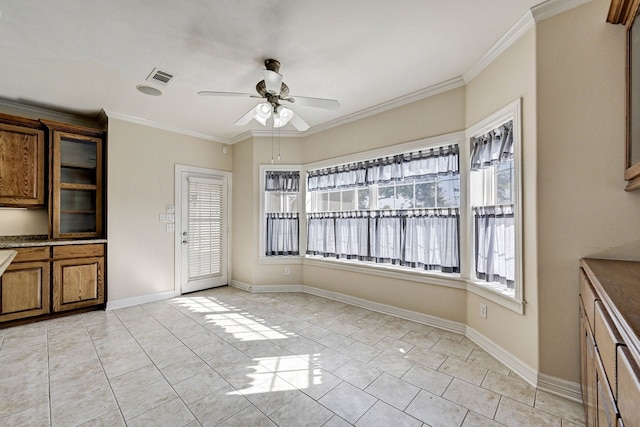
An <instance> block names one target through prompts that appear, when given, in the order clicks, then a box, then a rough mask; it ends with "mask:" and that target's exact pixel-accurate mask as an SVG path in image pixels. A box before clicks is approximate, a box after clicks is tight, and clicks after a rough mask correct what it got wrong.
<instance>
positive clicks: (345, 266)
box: [262, 131, 468, 289]
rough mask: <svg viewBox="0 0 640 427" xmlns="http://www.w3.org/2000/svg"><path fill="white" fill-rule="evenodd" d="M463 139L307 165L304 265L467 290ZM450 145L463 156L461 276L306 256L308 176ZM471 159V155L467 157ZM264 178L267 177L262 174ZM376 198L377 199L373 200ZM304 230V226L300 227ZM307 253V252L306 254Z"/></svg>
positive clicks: (456, 135) (442, 138)
mask: <svg viewBox="0 0 640 427" xmlns="http://www.w3.org/2000/svg"><path fill="white" fill-rule="evenodd" d="M464 138H465V133H464V132H463V131H460V132H452V133H449V134H445V135H439V136H434V137H429V138H422V139H419V140H415V141H410V142H405V143H401V144H397V145H391V146H388V147H384V148H379V149H375V150H369V151H363V152H359V153H354V154H349V155H346V156H341V157H335V158H332V159H326V160H322V161H318V162H314V163H308V164H305V165H304V169H303V175H301V177H303V178H304V179H302V181H304V192H305V209H304V212H305V215H303V216H304V222H305V230H304V236H302V234H303V233H302V230H301V233H300V234H301V239H303V245H301V246H300V254H301V256H302V258H303V259H304V261H303V262H304V264H305V265H313V266H318V267H329V268H334V269H338V270H345V271H351V272H359V273H366V274H371V275H375V276H381V277H389V278H394V279H401V280H407V281H412V282H420V283H428V284H432V285H438V286H445V287H450V288H455V289H466V288H467V285H466V279H465V278H464V273H465V272H466V271H467V268H466V263H467V260H466V256H465V255H466V249H465V248H466V247H467V246H466V245H467V237H466V236H465V233H464V232H463V231H464V229H463V227H464V224H465V222H466V216H467V213H466V210H467V206H466V203H467V199H466V198H465V197H464V196H463V194H464V193H466V191H467V183H466V179H467V178H468V173H467V174H465V169H464V164H465V163H464V161H465V160H464V156H463V155H462V150H463V146H464ZM449 145H458V147H459V153H460V154H459V155H460V160H459V161H460V207H459V212H460V227H461V232H460V233H459V238H460V242H459V247H460V274H457V273H442V272H439V271H427V270H419V269H414V268H409V267H402V266H393V265H389V264H376V263H368V262H362V261H353V260H344V259H339V260H338V259H320V258H317V257H313V256H307V255H306V246H307V243H306V242H307V239H306V214H307V213H308V212H311V209H310V207H311V205H310V204H311V195H310V193H309V192H308V191H307V189H306V177H307V172H308V171H310V170H315V169H324V168H329V167H334V166H336V165H344V164H349V163H357V162H360V161H363V160H368V159H375V158H381V157H389V156H394V155H397V154H398V153H408V152H412V151H416V150H425V149H430V148H437V147H443V146H449ZM466 157H467V158H468V153H467V156H466ZM262 176H264V174H262ZM302 181H301V184H300V185H301V189H302ZM374 198H375V197H374ZM374 203H377V200H372V199H371V197H370V199H369V205H370V207H371V206H374ZM301 227H302V225H301ZM303 250H304V252H303Z"/></svg>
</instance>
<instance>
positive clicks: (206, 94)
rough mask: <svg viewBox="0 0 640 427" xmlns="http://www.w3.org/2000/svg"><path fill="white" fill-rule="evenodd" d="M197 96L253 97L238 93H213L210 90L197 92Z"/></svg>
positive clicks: (248, 94)
mask: <svg viewBox="0 0 640 427" xmlns="http://www.w3.org/2000/svg"><path fill="white" fill-rule="evenodd" d="M198 95H202V96H249V97H250V96H253V95H251V94H250V93H240V92H214V91H211V90H201V91H200V92H198Z"/></svg>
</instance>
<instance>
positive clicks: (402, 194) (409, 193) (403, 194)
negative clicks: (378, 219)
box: [396, 183, 413, 209]
mask: <svg viewBox="0 0 640 427" xmlns="http://www.w3.org/2000/svg"><path fill="white" fill-rule="evenodd" d="M411 208H413V183H411V184H404V185H397V186H396V209H411Z"/></svg>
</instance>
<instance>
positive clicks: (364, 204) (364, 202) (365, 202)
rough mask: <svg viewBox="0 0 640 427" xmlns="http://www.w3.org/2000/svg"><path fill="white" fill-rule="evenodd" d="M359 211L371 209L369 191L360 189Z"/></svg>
mask: <svg viewBox="0 0 640 427" xmlns="http://www.w3.org/2000/svg"><path fill="white" fill-rule="evenodd" d="M358 209H360V210H367V209H369V189H368V188H365V189H360V190H358Z"/></svg>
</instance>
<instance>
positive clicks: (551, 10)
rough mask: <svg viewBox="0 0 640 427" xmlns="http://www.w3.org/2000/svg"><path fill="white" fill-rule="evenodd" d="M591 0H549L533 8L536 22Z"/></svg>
mask: <svg viewBox="0 0 640 427" xmlns="http://www.w3.org/2000/svg"><path fill="white" fill-rule="evenodd" d="M590 1H591V0H547V1H545V2H543V3H540V4H539V5H537V6H533V7H532V8H531V14H532V16H533V19H535V21H536V23H538V22H541V21H544V20H545V19H549V18H552V17H554V16H556V15H560V14H561V13H564V12H566V11H568V10H571V9H573V8H576V7H578V6H582V5H583V4H587V3H589V2H590Z"/></svg>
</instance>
